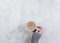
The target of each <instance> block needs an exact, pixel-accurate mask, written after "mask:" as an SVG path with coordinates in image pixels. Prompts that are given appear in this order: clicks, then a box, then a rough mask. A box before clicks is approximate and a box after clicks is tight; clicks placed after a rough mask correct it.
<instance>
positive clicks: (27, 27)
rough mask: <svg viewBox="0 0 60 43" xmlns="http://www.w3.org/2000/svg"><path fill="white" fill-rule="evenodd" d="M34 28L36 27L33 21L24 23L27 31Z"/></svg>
mask: <svg viewBox="0 0 60 43" xmlns="http://www.w3.org/2000/svg"><path fill="white" fill-rule="evenodd" d="M35 29H36V24H35V22H33V21H29V22H27V24H26V30H27V31H30V32H32V31H34V30H35Z"/></svg>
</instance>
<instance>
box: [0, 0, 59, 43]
mask: <svg viewBox="0 0 60 43" xmlns="http://www.w3.org/2000/svg"><path fill="white" fill-rule="evenodd" d="M29 20H33V21H35V23H36V24H37V25H40V26H42V27H43V34H42V36H41V38H40V39H39V43H60V0H0V43H31V36H32V33H31V32H28V31H26V27H25V26H26V22H27V21H29ZM27 41H28V42H27Z"/></svg>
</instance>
